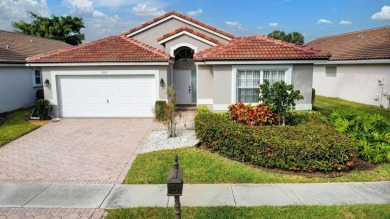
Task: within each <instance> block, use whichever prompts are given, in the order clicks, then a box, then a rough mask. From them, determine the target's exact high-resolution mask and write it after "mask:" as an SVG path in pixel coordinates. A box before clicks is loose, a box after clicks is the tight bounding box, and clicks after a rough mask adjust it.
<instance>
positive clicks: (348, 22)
mask: <svg viewBox="0 0 390 219" xmlns="http://www.w3.org/2000/svg"><path fill="white" fill-rule="evenodd" d="M340 24H341V25H351V24H352V21H346V20H341V21H340Z"/></svg>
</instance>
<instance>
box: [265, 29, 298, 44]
mask: <svg viewBox="0 0 390 219" xmlns="http://www.w3.org/2000/svg"><path fill="white" fill-rule="evenodd" d="M268 37H271V38H274V39H278V40H283V41H286V42H289V43H294V44H298V45H303V43H304V42H305V37H304V36H303V35H302V34H301V33H299V32H291V33H288V34H286V33H285V32H284V31H280V30H274V31H272V32H271V33H270V34H268Z"/></svg>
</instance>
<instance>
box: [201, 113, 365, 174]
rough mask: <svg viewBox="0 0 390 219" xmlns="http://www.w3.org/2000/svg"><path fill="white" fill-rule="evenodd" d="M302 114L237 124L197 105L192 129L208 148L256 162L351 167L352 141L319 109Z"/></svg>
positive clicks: (309, 167)
mask: <svg viewBox="0 0 390 219" xmlns="http://www.w3.org/2000/svg"><path fill="white" fill-rule="evenodd" d="M298 114H302V113H298ZM302 117H303V116H302V115H301V116H300V117H299V118H301V119H298V120H300V121H295V122H297V123H299V125H296V126H289V125H286V126H262V127H248V126H246V125H239V124H236V123H235V122H234V121H232V120H231V119H229V118H227V116H226V113H213V112H210V111H209V110H208V109H207V108H206V107H204V106H200V107H198V108H197V111H196V116H195V132H196V136H197V138H198V139H199V140H200V141H201V142H202V143H203V145H205V146H207V147H208V148H210V149H212V150H214V151H218V152H220V153H222V154H225V155H227V156H230V157H235V158H237V159H239V160H241V161H245V162H250V163H252V164H255V165H260V166H265V167H272V168H281V169H288V170H297V171H298V170H301V171H308V172H312V171H324V172H327V171H332V170H335V169H336V170H345V169H349V168H352V167H353V162H355V159H356V156H357V147H356V144H355V142H354V141H353V140H351V139H350V138H349V137H348V136H346V135H344V134H342V133H340V132H338V131H337V130H335V128H334V127H333V126H332V124H330V123H329V122H328V121H327V120H326V119H325V118H324V117H322V116H321V115H320V114H319V113H316V112H306V114H305V118H304V119H303V118H302Z"/></svg>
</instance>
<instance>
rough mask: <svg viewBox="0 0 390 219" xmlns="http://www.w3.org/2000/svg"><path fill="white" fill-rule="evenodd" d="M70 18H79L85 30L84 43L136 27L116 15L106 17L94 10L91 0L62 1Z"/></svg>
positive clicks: (82, 31)
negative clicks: (81, 19) (67, 9)
mask: <svg viewBox="0 0 390 219" xmlns="http://www.w3.org/2000/svg"><path fill="white" fill-rule="evenodd" d="M63 3H64V4H65V5H66V6H67V7H68V8H69V9H70V14H71V15H72V16H81V17H83V20H84V26H85V28H83V29H81V33H83V34H85V42H88V41H91V40H96V39H101V38H104V37H107V36H112V35H117V34H120V33H123V32H125V31H127V30H129V29H131V27H133V26H135V25H137V24H136V23H134V22H131V21H128V20H124V19H121V18H120V17H119V16H118V15H108V14H105V13H103V12H102V11H99V10H96V9H95V6H94V2H93V1H92V0H64V1H63Z"/></svg>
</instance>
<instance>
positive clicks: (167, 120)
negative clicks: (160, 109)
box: [162, 85, 178, 138]
mask: <svg viewBox="0 0 390 219" xmlns="http://www.w3.org/2000/svg"><path fill="white" fill-rule="evenodd" d="M167 97H168V103H167V104H166V105H165V107H164V117H163V119H162V123H163V124H164V125H166V126H167V130H168V138H171V137H176V136H177V131H176V120H175V118H176V116H177V115H178V114H177V112H176V104H177V97H176V90H175V87H174V86H173V85H171V86H169V87H168V88H167Z"/></svg>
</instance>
